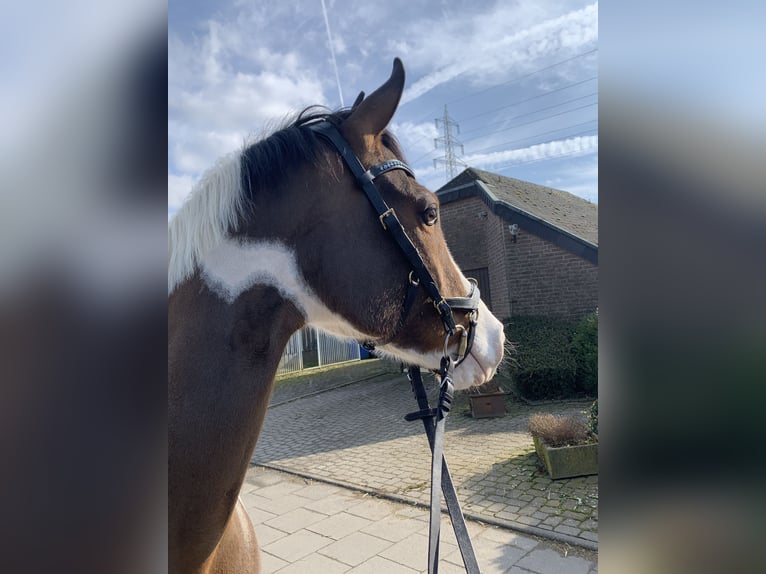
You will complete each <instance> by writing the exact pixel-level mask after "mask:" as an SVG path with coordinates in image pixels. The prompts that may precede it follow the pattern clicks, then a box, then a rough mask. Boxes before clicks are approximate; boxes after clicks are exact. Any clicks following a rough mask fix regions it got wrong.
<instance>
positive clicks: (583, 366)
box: [572, 311, 598, 396]
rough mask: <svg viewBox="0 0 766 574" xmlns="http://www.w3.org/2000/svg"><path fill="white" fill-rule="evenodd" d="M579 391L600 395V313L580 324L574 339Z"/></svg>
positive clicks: (576, 379) (573, 349) (583, 320)
mask: <svg viewBox="0 0 766 574" xmlns="http://www.w3.org/2000/svg"><path fill="white" fill-rule="evenodd" d="M572 355H573V357H574V360H575V381H576V386H577V390H578V391H580V392H583V393H585V394H587V395H591V396H593V395H595V394H597V393H598V311H596V312H594V313H591V314H590V315H587V316H586V317H584V318H583V319H582V321H580V323H578V325H577V328H576V329H575V332H574V336H573V337H572Z"/></svg>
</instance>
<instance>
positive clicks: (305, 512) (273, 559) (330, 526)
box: [240, 467, 597, 574]
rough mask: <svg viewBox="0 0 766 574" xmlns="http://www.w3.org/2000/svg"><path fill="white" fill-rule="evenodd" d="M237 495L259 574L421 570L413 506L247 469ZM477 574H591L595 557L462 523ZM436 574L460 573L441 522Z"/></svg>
mask: <svg viewBox="0 0 766 574" xmlns="http://www.w3.org/2000/svg"><path fill="white" fill-rule="evenodd" d="M240 496H241V497H242V501H243V502H244V504H245V507H246V508H247V509H248V512H249V513H250V516H251V517H252V520H253V523H254V524H255V530H256V533H257V536H258V540H259V543H260V545H261V556H262V561H263V571H264V574H271V573H274V572H278V573H279V574H341V573H348V574H408V573H411V574H415V573H421V572H422V573H425V572H426V565H427V563H426V561H427V548H428V513H427V511H426V510H424V509H421V508H418V507H414V506H412V505H405V504H399V503H396V502H391V501H389V500H383V499H378V498H374V497H371V496H368V495H365V494H362V493H360V492H358V491H354V490H349V489H344V488H339V487H336V486H332V485H328V484H325V483H318V482H314V481H310V480H306V479H303V478H300V477H297V476H294V475H290V474H285V473H281V472H278V471H274V470H270V469H266V468H262V467H252V468H251V469H250V471H249V472H248V474H247V477H246V479H245V484H244V486H243V488H242V491H241V494H240ZM468 530H469V532H470V534H471V538H472V540H473V544H474V549H475V550H476V555H477V559H478V561H479V567H480V568H481V572H482V574H500V573H504V574H530V573H536V574H594V573H595V572H597V566H596V553H595V552H592V551H588V550H583V549H579V548H565V547H564V546H563V545H560V544H559V545H557V544H554V543H550V542H548V541H545V540H541V539H536V538H533V537H530V536H525V535H521V534H519V533H516V532H513V531H511V530H507V529H502V528H497V527H493V526H487V525H482V524H479V523H476V522H472V521H469V522H468ZM440 556H441V561H440V565H439V572H440V573H442V574H454V573H459V572H465V570H464V569H463V567H462V560H461V557H460V551H459V550H458V548H457V544H456V542H455V539H454V535H453V534H452V528H451V526H450V524H449V519H448V518H447V517H446V516H444V517H443V518H442V536H441V552H440Z"/></svg>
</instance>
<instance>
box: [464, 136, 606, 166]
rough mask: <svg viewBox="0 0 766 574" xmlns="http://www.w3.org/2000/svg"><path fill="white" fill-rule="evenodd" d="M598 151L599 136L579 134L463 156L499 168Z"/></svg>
mask: <svg viewBox="0 0 766 574" xmlns="http://www.w3.org/2000/svg"><path fill="white" fill-rule="evenodd" d="M596 151H598V136H578V137H574V138H568V139H564V140H556V141H551V142H546V143H541V144H535V145H533V146H529V147H525V148H521V149H510V150H504V151H497V152H492V153H480V154H474V155H469V156H467V157H464V158H463V161H465V163H467V164H468V165H471V166H475V167H484V168H488V169H490V170H491V169H498V168H499V167H501V166H502V165H504V164H507V163H515V162H532V161H539V160H545V159H552V158H556V157H561V156H570V155H583V154H587V153H594V152H596Z"/></svg>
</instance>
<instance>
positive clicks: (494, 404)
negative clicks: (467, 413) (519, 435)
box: [468, 392, 505, 419]
mask: <svg viewBox="0 0 766 574" xmlns="http://www.w3.org/2000/svg"><path fill="white" fill-rule="evenodd" d="M468 399H469V400H470V401H471V416H473V418H475V419H483V418H486V417H504V416H505V393H503V392H497V393H481V394H476V395H469V396H468Z"/></svg>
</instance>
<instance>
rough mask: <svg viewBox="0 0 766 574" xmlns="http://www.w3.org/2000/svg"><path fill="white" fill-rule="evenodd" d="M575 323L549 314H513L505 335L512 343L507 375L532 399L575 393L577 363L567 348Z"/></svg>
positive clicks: (558, 396) (522, 392) (521, 391)
mask: <svg viewBox="0 0 766 574" xmlns="http://www.w3.org/2000/svg"><path fill="white" fill-rule="evenodd" d="M575 326H576V325H575V323H574V322H572V321H567V320H564V319H556V318H549V317H514V318H513V319H512V320H511V322H510V323H509V324H508V325H507V326H506V336H507V338H508V340H509V341H511V342H512V343H513V344H514V346H515V352H514V353H513V356H512V359H511V361H510V369H509V370H510V375H511V378H512V379H513V380H514V381H515V383H516V387H517V389H518V391H519V392H520V393H521V394H522V395H523V396H524V397H526V398H528V399H532V400H540V399H559V398H568V397H572V396H576V395H577V382H576V370H577V366H576V363H575V360H574V356H573V355H572V352H571V344H572V338H573V336H574V331H575Z"/></svg>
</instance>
